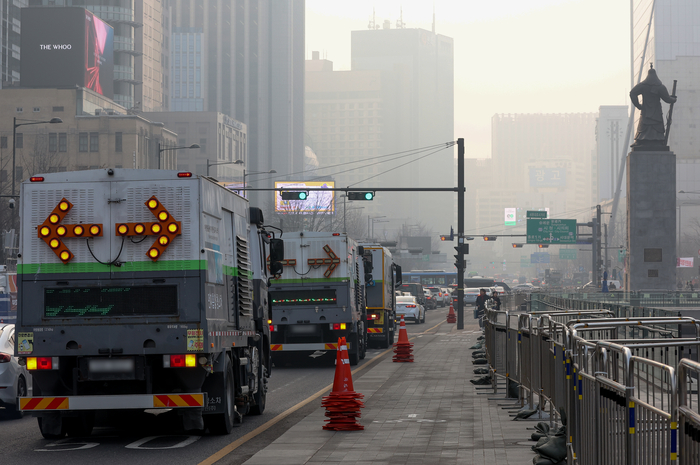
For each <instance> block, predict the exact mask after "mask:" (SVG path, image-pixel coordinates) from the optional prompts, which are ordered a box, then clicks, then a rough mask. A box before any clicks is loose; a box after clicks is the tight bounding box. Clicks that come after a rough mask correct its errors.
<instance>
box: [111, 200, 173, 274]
mask: <svg viewBox="0 0 700 465" xmlns="http://www.w3.org/2000/svg"><path fill="white" fill-rule="evenodd" d="M145 205H146V206H147V207H148V209H149V210H151V213H153V216H155V217H156V218H157V219H158V221H157V222H155V223H118V224H115V225H114V227H115V229H116V234H117V236H127V237H128V236H158V239H156V241H155V242H154V243H153V245H152V246H151V248H150V249H148V252H146V255H147V256H148V258H150V259H151V260H153V261H154V262H157V261H158V258H159V257H160V256H161V255H163V253H164V252H165V249H167V248H168V246H169V245H170V243H171V242H172V241H173V239H175V237H177V236H179V235H181V234H182V223H180V222H179V221H176V220H175V219H174V218H173V216H172V215H171V214H170V212H168V210H167V209H166V208H165V207H164V206H163V204H162V203H160V202H159V201H158V199H157V198H156V196H155V195H154V196H153V197H151V198H150V199H148V200H147V201H146V203H145Z"/></svg>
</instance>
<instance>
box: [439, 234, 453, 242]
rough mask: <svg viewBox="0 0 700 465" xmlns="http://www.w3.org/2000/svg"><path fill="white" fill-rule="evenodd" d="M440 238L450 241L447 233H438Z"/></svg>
mask: <svg viewBox="0 0 700 465" xmlns="http://www.w3.org/2000/svg"><path fill="white" fill-rule="evenodd" d="M440 240H441V241H450V240H452V239H450V236H449V235H447V234H441V235H440Z"/></svg>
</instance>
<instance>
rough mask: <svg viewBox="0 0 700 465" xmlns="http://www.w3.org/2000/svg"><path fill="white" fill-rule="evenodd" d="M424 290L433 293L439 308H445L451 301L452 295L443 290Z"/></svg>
mask: <svg viewBox="0 0 700 465" xmlns="http://www.w3.org/2000/svg"><path fill="white" fill-rule="evenodd" d="M424 289H429V290H430V291H431V292H432V293H433V295H434V296H435V301H436V302H437V306H438V307H444V306H445V305H446V304H447V303H448V302H449V301H450V294H449V293H448V292H447V291H446V290H444V289H443V288H440V287H437V286H430V287H426V288H424Z"/></svg>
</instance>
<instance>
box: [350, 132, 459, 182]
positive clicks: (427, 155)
mask: <svg viewBox="0 0 700 465" xmlns="http://www.w3.org/2000/svg"><path fill="white" fill-rule="evenodd" d="M455 145H456V144H454V143H452V144H450V145H447V146H445V147H443V148H440V149H437V150H434V151H432V152H430V153H428V154H425V155H423V156H422V157H418V158H416V159H415V160H411V161H408V162H406V163H404V164H403V165H399V166H395V167H394V168H390V169H388V170H386V171H382V172H381V173H377V174H375V175H374V176H370V177H369V178H366V179H363V180H361V181H358V182H356V183H355V184H350V185H349V186H348V187H353V186H357V185H358V184H361V183H363V182H365V181H369V180H370V179H374V178H376V177H378V176H381V175H383V174H386V173H388V172H390V171H394V170H396V169H399V168H403V167H404V166H407V165H410V164H411V163H414V162H417V161H419V160H422V159H423V158H426V157H429V156H430V155H433V154H435V153H437V152H441V151H442V150H445V149H448V148H450V147H454V146H455ZM367 166H372V165H367Z"/></svg>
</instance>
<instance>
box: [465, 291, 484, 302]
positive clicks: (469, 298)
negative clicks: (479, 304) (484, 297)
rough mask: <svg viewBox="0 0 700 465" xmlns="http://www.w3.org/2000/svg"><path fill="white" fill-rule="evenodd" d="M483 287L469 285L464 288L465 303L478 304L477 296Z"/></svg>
mask: <svg viewBox="0 0 700 465" xmlns="http://www.w3.org/2000/svg"><path fill="white" fill-rule="evenodd" d="M480 291H481V289H480V288H478V287H468V288H466V289H465V290H464V303H465V304H467V305H474V304H476V298H477V297H478V295H479V293H480Z"/></svg>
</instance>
